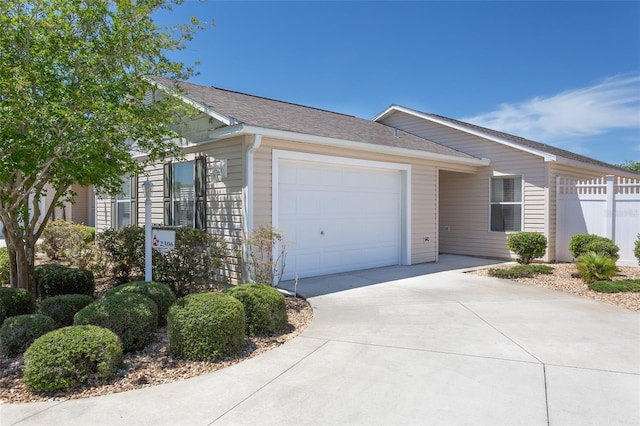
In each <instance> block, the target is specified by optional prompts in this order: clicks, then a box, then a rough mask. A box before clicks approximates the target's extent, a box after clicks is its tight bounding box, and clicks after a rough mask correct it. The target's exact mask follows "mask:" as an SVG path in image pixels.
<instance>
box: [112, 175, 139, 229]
mask: <svg viewBox="0 0 640 426" xmlns="http://www.w3.org/2000/svg"><path fill="white" fill-rule="evenodd" d="M136 182H137V179H136V178H133V179H132V178H131V176H123V177H122V186H121V187H120V192H119V193H118V194H117V195H116V196H115V200H114V202H113V219H112V220H113V228H114V229H120V228H123V227H125V226H129V225H133V224H135V223H136V214H137V209H136V195H137V194H136V191H137V187H136Z"/></svg>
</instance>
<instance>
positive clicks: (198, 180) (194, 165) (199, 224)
mask: <svg viewBox="0 0 640 426" xmlns="http://www.w3.org/2000/svg"><path fill="white" fill-rule="evenodd" d="M185 163H191V170H192V171H193V173H192V181H193V188H194V191H193V214H192V217H191V218H190V219H191V220H190V222H191V223H190V224H189V225H180V224H176V218H177V217H178V215H177V214H176V211H175V201H176V199H175V191H174V186H175V166H176V165H178V164H180V165H184V164H185ZM206 165H207V163H206V156H198V157H195V158H194V159H191V160H185V161H179V162H172V161H168V162H166V163H165V164H164V168H163V223H164V225H165V226H176V227H187V228H195V229H205V230H206V179H207V167H206Z"/></svg>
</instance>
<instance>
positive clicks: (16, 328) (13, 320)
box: [0, 314, 56, 356]
mask: <svg viewBox="0 0 640 426" xmlns="http://www.w3.org/2000/svg"><path fill="white" fill-rule="evenodd" d="M55 328H56V324H55V321H53V318H51V317H48V316H46V315H42V314H28V315H18V316H16V317H10V318H7V319H6V320H5V321H4V322H3V323H2V327H0V354H3V355H9V356H13V355H18V354H21V353H23V352H24V351H26V350H27V348H28V347H29V345H31V343H33V341H34V340H36V339H37V338H38V337H40V336H42V335H43V334H45V333H48V332H50V331H52V330H54V329H55Z"/></svg>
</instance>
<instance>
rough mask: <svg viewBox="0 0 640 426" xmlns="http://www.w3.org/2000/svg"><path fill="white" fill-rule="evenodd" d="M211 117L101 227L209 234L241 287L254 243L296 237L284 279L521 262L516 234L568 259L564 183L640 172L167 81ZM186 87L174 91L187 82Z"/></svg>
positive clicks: (402, 117)
mask: <svg viewBox="0 0 640 426" xmlns="http://www.w3.org/2000/svg"><path fill="white" fill-rule="evenodd" d="M154 79H155V81H156V83H157V86H158V89H159V90H160V91H162V92H163V93H168V94H171V95H172V96H179V97H180V98H181V99H183V100H184V102H186V103H188V104H190V105H191V106H193V107H195V108H196V109H197V110H198V111H199V112H200V113H199V115H197V116H196V117H194V118H193V119H191V120H189V121H188V122H184V123H183V124H182V125H181V126H179V127H180V128H177V129H176V130H177V131H178V133H179V134H180V135H181V136H182V139H181V141H180V143H181V146H182V150H183V152H184V155H185V156H184V158H182V159H179V160H178V159H168V160H167V161H166V162H165V163H164V164H158V165H156V166H154V167H149V168H148V169H147V176H137V177H133V178H131V179H128V180H126V182H125V185H124V186H123V191H122V193H121V195H119V196H118V197H116V198H114V199H111V198H100V197H98V199H97V200H96V201H95V205H94V204H91V206H92V207H91V208H94V209H95V219H94V221H93V222H94V223H95V226H96V227H97V229H98V230H99V231H100V230H104V229H106V228H112V227H113V228H118V227H120V226H123V225H127V224H129V223H136V222H137V223H139V224H142V223H143V222H144V202H143V199H144V190H143V187H142V183H143V181H145V180H146V179H147V178H148V179H150V180H151V181H152V183H153V185H154V186H153V188H154V189H153V193H152V197H151V198H152V222H153V223H154V224H162V225H170V226H186V227H197V228H203V229H206V230H207V231H208V232H210V233H213V234H216V235H220V236H223V237H224V238H225V239H226V240H227V241H228V243H229V245H230V251H229V253H230V255H229V261H228V262H227V263H228V269H227V271H226V274H227V275H228V278H229V279H230V280H231V281H232V282H239V281H242V280H243V279H244V278H245V277H243V272H242V267H241V263H240V261H239V259H238V253H241V252H242V249H243V239H244V237H245V236H246V235H248V233H249V232H250V231H251V230H252V229H255V228H257V227H258V226H259V225H273V226H274V227H276V228H278V229H280V230H281V231H282V232H283V233H284V235H285V241H286V251H287V258H286V265H285V271H284V279H290V278H293V277H294V276H296V275H297V276H298V277H308V276H315V275H324V274H329V273H336V272H343V271H350V270H358V269H366V268H372V267H380V266H387V265H398V264H400V265H411V264H417V263H423V262H434V261H437V260H438V254H439V253H455V254H467V255H474V256H486V257H495V258H510V257H512V254H511V253H510V252H509V251H508V249H507V248H506V244H505V241H506V237H507V235H508V233H510V232H515V231H521V230H524V231H537V232H541V233H543V234H544V235H546V236H547V238H548V241H549V246H548V248H547V254H546V257H545V259H546V260H553V259H555V241H554V238H555V222H554V220H555V179H556V177H557V176H560V175H562V176H572V177H579V178H591V177H599V176H602V175H605V174H614V175H619V176H629V177H635V178H637V177H638V175H636V174H634V173H631V172H629V171H626V170H624V169H621V168H618V167H616V166H612V165H610V164H606V163H603V162H601V161H597V160H594V159H590V158H587V157H583V156H580V155H577V154H574V153H571V152H568V151H564V150H561V149H558V148H554V147H551V146H548V145H545V144H542V143H538V142H533V141H530V140H527V139H523V138H519V137H516V136H513V135H509V134H505V133H501V132H497V131H494V130H491V129H486V128H482V127H478V126H474V125H472V124H469V123H464V122H461V121H457V120H453V119H450V118H446V117H441V116H437V115H433V114H426V113H423V112H420V111H415V110H412V109H409V108H404V107H400V106H396V105H394V106H391V107H389V108H388V109H386V110H385V111H384V112H382V113H381V114H379V115H378V116H377V117H375V118H374V119H373V120H366V119H361V118H357V117H353V116H349V115H345V114H340V113H336V112H331V111H325V110H321V109H317V108H312V107H307V106H301V105H296V104H292V103H288V102H282V101H277V100H273V99H266V98H262V97H258V96H253V95H248V94H243V93H238V92H234V91H230V90H224V89H220V88H215V87H206V86H201V85H196V84H192V83H187V82H179V83H176V82H173V81H171V80H168V79H164V78H154ZM176 84H177V85H179V87H180V89H181V90H180V91H179V92H178V91H175V87H176V86H175V85H176Z"/></svg>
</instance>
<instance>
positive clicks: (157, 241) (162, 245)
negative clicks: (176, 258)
mask: <svg viewBox="0 0 640 426" xmlns="http://www.w3.org/2000/svg"><path fill="white" fill-rule="evenodd" d="M151 247H152V248H153V249H155V250H158V251H159V252H160V253H162V254H165V253H166V252H168V251H169V250H173V249H174V248H175V247H176V231H167V230H162V229H154V230H153V233H152V237H151Z"/></svg>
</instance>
